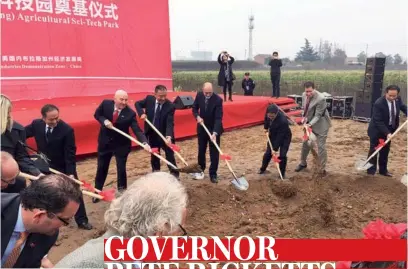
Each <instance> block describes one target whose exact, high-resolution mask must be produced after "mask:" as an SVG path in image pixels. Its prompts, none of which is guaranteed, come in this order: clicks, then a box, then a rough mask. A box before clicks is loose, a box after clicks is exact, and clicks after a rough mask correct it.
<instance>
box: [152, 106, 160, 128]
mask: <svg viewBox="0 0 408 269" xmlns="http://www.w3.org/2000/svg"><path fill="white" fill-rule="evenodd" d="M160 111H161V104H158V105H157V108H156V112H154V126H155V127H156V128H159V127H160Z"/></svg>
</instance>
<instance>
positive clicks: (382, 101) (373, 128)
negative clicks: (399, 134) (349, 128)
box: [367, 96, 407, 138]
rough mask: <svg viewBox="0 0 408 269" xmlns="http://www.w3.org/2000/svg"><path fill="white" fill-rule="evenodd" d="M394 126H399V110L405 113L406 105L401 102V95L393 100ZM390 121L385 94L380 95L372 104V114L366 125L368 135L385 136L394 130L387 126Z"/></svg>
mask: <svg viewBox="0 0 408 269" xmlns="http://www.w3.org/2000/svg"><path fill="white" fill-rule="evenodd" d="M395 107H396V110H395V113H396V114H395V115H396V116H395V121H396V122H395V123H396V126H395V128H398V126H399V120H400V116H399V114H400V112H401V111H402V112H403V113H404V114H405V115H407V106H406V105H405V104H404V103H403V102H402V100H401V97H398V98H397V99H396V100H395ZM389 122H390V112H389V108H388V103H387V99H386V98H385V96H382V97H380V98H378V99H377V101H375V103H374V105H373V115H372V118H371V121H370V123H369V125H368V130H367V133H368V135H369V136H370V137H376V138H377V137H378V138H380V137H383V138H385V137H387V135H388V134H389V133H392V132H394V131H395V130H390V129H389V128H388V127H389Z"/></svg>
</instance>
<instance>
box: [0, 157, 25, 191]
mask: <svg viewBox="0 0 408 269" xmlns="http://www.w3.org/2000/svg"><path fill="white" fill-rule="evenodd" d="M19 173H20V169H19V168H18V163H17V162H16V160H14V158H13V156H12V155H11V154H10V153H8V152H5V151H2V152H1V192H7V193H19V192H20V191H21V190H22V189H24V188H25V187H26V182H25V179H23V178H17V176H18V174H19Z"/></svg>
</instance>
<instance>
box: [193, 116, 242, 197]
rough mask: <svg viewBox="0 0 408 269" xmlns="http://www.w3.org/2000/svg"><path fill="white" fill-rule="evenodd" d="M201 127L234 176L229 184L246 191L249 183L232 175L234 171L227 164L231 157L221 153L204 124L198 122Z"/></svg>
mask: <svg viewBox="0 0 408 269" xmlns="http://www.w3.org/2000/svg"><path fill="white" fill-rule="evenodd" d="M200 124H201V126H203V128H204V130H205V131H206V132H207V134H208V136H209V137H210V140H211V141H212V142H213V144H214V146H215V147H216V148H217V150H218V152H219V153H220V155H221V159H223V160H224V161H225V162H226V163H227V166H228V169H229V170H230V172H231V173H232V175H233V176H234V180H232V181H231V183H232V184H233V185H234V187H235V188H236V189H238V190H240V191H246V190H247V189H248V188H249V183H248V181H247V180H246V179H245V178H244V177H243V176H241V177H237V176H236V175H235V173H234V171H233V170H232V167H231V165H230V163H229V162H228V161H229V160H231V157H230V156H228V155H226V154H224V153H222V151H221V149H220V147H219V146H218V145H217V142H216V141H213V140H212V139H211V134H210V131H208V129H207V127H206V126H205V125H204V122H200Z"/></svg>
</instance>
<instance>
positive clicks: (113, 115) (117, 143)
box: [92, 90, 151, 203]
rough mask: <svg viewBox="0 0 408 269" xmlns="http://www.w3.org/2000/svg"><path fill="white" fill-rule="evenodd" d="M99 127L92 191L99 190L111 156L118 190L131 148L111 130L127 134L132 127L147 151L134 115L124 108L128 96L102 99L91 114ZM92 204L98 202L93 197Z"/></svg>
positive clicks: (124, 182) (123, 182)
mask: <svg viewBox="0 0 408 269" xmlns="http://www.w3.org/2000/svg"><path fill="white" fill-rule="evenodd" d="M94 117H95V119H96V120H97V121H98V122H99V123H100V124H101V128H100V130H99V137H98V168H97V171H96V178H95V188H96V189H99V190H100V189H102V188H103V185H104V184H105V180H106V177H107V175H108V169H109V164H110V161H111V159H112V156H113V155H115V159H116V167H117V174H118V190H119V191H123V190H125V189H126V188H127V174H126V162H127V157H128V155H129V153H130V149H131V141H130V140H129V138H127V137H125V136H123V135H121V134H119V133H117V132H115V131H114V130H112V127H113V126H114V127H116V128H117V129H119V130H121V131H122V132H125V133H126V134H129V128H132V131H133V133H134V134H135V135H136V138H137V139H138V140H139V141H140V142H141V143H143V144H144V147H145V149H146V150H148V151H151V149H150V146H149V145H148V144H147V138H146V136H145V135H144V134H143V132H142V130H141V129H140V127H139V125H138V123H137V121H136V113H135V112H134V111H133V110H132V109H131V108H130V107H129V106H128V94H127V93H126V92H125V91H124V90H118V91H116V93H115V96H114V100H103V101H102V103H101V104H100V105H99V106H98V108H97V109H96V111H95V114H94ZM92 201H93V202H94V203H96V202H98V201H99V200H98V199H96V198H93V199H92Z"/></svg>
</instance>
